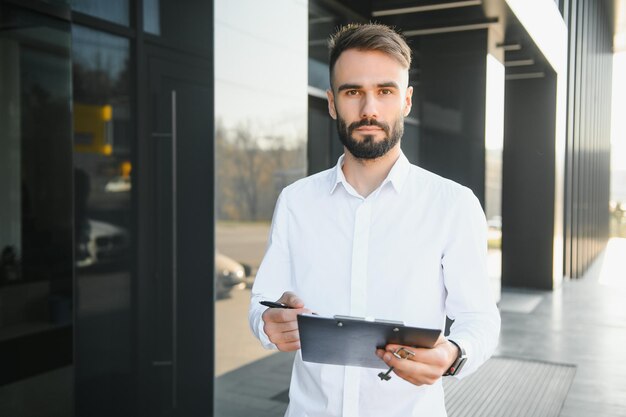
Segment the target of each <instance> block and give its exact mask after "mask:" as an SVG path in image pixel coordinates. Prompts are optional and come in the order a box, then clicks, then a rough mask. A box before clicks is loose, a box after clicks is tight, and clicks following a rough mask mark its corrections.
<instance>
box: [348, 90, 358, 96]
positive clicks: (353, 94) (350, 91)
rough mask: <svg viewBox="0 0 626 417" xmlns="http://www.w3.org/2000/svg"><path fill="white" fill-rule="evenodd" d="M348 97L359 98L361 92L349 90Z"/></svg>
mask: <svg viewBox="0 0 626 417" xmlns="http://www.w3.org/2000/svg"><path fill="white" fill-rule="evenodd" d="M346 95H348V96H357V95H359V90H347V91H346Z"/></svg>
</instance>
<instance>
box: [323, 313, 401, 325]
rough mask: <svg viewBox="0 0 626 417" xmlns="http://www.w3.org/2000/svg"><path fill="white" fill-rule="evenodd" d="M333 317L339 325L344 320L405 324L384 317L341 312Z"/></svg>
mask: <svg viewBox="0 0 626 417" xmlns="http://www.w3.org/2000/svg"><path fill="white" fill-rule="evenodd" d="M333 318H334V319H335V320H336V321H337V326H338V327H341V326H343V322H344V321H368V322H372V323H382V324H393V325H396V326H404V322H403V321H397V320H384V319H375V318H373V317H356V316H343V315H340V314H336V315H334V316H333Z"/></svg>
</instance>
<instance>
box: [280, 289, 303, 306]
mask: <svg viewBox="0 0 626 417" xmlns="http://www.w3.org/2000/svg"><path fill="white" fill-rule="evenodd" d="M278 302H279V303H283V304H287V305H288V306H289V307H293V308H302V307H304V301H302V299H301V298H300V297H298V296H297V295H296V294H294V293H292V292H291V291H286V292H284V293H283V295H282V296H281V297H280V298H279V299H278Z"/></svg>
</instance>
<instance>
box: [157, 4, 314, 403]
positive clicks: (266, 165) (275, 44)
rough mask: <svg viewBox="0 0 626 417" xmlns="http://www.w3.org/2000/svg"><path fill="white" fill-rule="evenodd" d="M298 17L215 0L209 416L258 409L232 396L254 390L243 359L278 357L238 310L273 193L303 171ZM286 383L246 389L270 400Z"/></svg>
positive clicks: (297, 11) (292, 9)
mask: <svg viewBox="0 0 626 417" xmlns="http://www.w3.org/2000/svg"><path fill="white" fill-rule="evenodd" d="M243 10H245V11H246V12H245V13H242V11H243ZM161 16H164V14H163V13H161ZM307 16H308V5H307V3H306V2H301V1H299V0H287V1H284V2H282V3H281V10H280V13H275V12H273V11H271V10H269V9H267V6H266V4H265V3H263V2H258V1H255V0H238V1H234V2H233V1H230V0H218V1H216V2H215V108H216V115H215V119H216V132H215V163H216V202H215V212H216V228H215V230H216V249H217V254H216V262H215V263H216V271H215V272H216V276H215V286H216V298H217V300H216V303H215V311H216V320H215V323H216V329H215V331H216V334H215V340H216V347H215V348H216V363H215V373H216V377H217V378H216V384H215V386H216V395H215V400H216V409H217V411H216V415H247V414H250V415H253V414H255V412H258V410H257V409H255V408H254V407H255V405H254V404H248V405H246V404H242V402H241V395H243V394H241V393H242V392H250V391H254V390H255V389H256V390H258V387H257V388H255V387H254V386H247V387H242V386H241V382H240V381H242V380H250V381H251V382H252V380H253V379H255V378H253V377H252V375H255V374H250V372H251V368H250V367H249V366H244V365H248V364H253V365H254V366H270V365H269V363H268V362H266V361H267V360H270V361H271V360H273V359H272V358H274V357H281V358H282V357H284V356H281V355H274V354H275V352H274V351H267V350H264V349H263V348H262V347H261V345H260V343H259V341H257V340H256V339H255V338H254V337H253V336H252V333H251V332H250V329H249V327H248V322H247V311H248V303H249V300H250V287H251V285H252V283H253V281H254V276H255V273H256V270H257V268H258V267H259V264H260V262H261V259H262V257H263V254H264V252H265V247H266V245H267V238H268V233H269V226H270V221H271V218H272V214H273V210H274V205H275V203H276V199H277V197H278V194H279V193H280V191H281V190H282V189H283V188H284V187H285V186H286V185H288V184H290V183H292V182H294V181H295V180H297V179H299V178H302V177H304V176H305V175H306V170H307V162H306V158H307V156H306V132H307V40H308V34H307ZM272 363H273V362H272ZM287 367H288V365H287ZM285 375H287V373H285ZM237 385H239V388H237V390H235V391H233V390H232V387H234V386H237ZM277 385H278V384H277ZM287 388H288V382H287V383H286V384H285V385H284V386H277V387H276V389H277V392H274V393H271V392H267V390H264V391H263V392H259V393H255V394H252V395H256V396H262V397H263V398H266V399H267V400H272V398H271V397H274V396H275V395H277V394H279V391H282V390H286V389H287ZM277 404H278V405H279V406H280V405H281V404H282V403H280V402H279V403H277ZM237 413H239V414H237ZM277 413H278V414H281V413H280V412H277Z"/></svg>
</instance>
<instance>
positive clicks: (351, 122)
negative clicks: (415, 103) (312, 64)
mask: <svg viewBox="0 0 626 417" xmlns="http://www.w3.org/2000/svg"><path fill="white" fill-rule="evenodd" d="M408 83H409V74H408V71H407V69H406V68H404V67H403V66H402V65H401V64H400V63H399V62H398V61H396V60H395V59H394V58H392V57H391V56H389V55H387V54H385V53H383V52H379V51H359V50H356V49H349V50H347V51H345V52H343V53H342V54H341V55H340V56H339V59H338V60H337V62H336V63H335V68H334V71H333V82H332V84H333V85H332V90H329V91H327V95H328V111H329V113H330V115H331V117H332V118H333V119H335V120H337V129H338V131H339V138H340V139H341V142H342V143H343V145H344V146H345V147H346V149H347V150H348V151H349V152H350V153H351V154H352V155H354V156H355V157H356V158H359V159H375V158H379V157H381V156H383V155H385V154H386V153H387V152H388V151H389V150H390V149H392V148H393V147H394V146H396V145H397V144H398V142H399V141H400V138H401V137H402V134H403V132H404V117H405V116H407V115H408V114H409V112H410V111H411V96H412V94H413V88H412V87H409V86H408Z"/></svg>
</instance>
